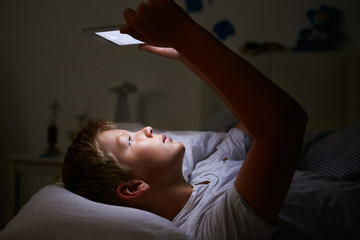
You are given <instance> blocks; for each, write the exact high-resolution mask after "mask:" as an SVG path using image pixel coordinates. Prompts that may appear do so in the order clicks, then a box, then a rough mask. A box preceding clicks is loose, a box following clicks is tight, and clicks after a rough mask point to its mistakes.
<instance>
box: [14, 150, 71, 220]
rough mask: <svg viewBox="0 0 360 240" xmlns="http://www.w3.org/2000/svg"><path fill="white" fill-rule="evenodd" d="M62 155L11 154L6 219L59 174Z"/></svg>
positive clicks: (54, 180) (55, 179) (52, 181)
mask: <svg viewBox="0 0 360 240" xmlns="http://www.w3.org/2000/svg"><path fill="white" fill-rule="evenodd" d="M63 160H64V156H56V157H40V156H36V155H11V156H8V157H7V161H8V167H9V188H8V220H10V219H11V218H12V217H13V216H14V215H15V214H16V213H17V212H18V211H19V210H20V208H21V207H22V206H23V205H24V204H25V203H26V202H27V201H28V200H29V199H30V197H31V196H32V195H34V194H35V193H36V192H37V191H39V190H40V189H41V188H42V187H43V186H45V185H48V184H51V183H54V182H56V181H57V180H58V179H59V177H60V176H61V170H62V164H63Z"/></svg>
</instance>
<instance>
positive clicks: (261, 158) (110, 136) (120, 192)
mask: <svg viewBox="0 0 360 240" xmlns="http://www.w3.org/2000/svg"><path fill="white" fill-rule="evenodd" d="M124 18H125V21H126V24H127V26H126V27H125V28H123V29H121V32H123V33H127V34H130V35H131V36H133V37H134V38H137V39H139V40H141V41H144V42H145V43H146V44H145V45H142V46H140V49H143V50H147V51H150V52H152V53H155V54H159V55H161V56H164V57H168V58H171V59H177V60H180V61H182V62H183V63H184V64H185V65H186V66H188V67H189V68H190V69H191V70H192V71H193V72H194V73H196V74H198V75H199V76H200V77H201V78H202V79H203V80H204V81H206V82H207V83H208V84H209V85H210V86H211V87H212V88H213V89H214V90H215V91H216V92H217V93H218V94H219V95H220V97H221V98H222V99H223V100H224V102H225V103H226V104H227V105H228V107H229V108H230V109H231V110H232V112H233V113H234V115H235V116H236V117H237V118H238V119H239V120H240V123H239V124H238V125H237V126H236V128H237V129H240V130H237V129H234V130H231V131H230V132H229V133H228V135H227V136H226V138H225V139H224V141H223V142H222V143H221V144H220V145H219V146H218V148H217V151H216V152H215V153H214V154H213V155H212V156H210V158H209V159H208V160H205V161H202V162H201V163H198V165H199V166H197V167H196V168H195V169H194V171H193V174H192V175H193V176H192V179H191V180H190V182H189V183H188V182H187V181H185V180H184V177H183V176H182V171H181V166H182V158H183V156H184V147H183V146H182V144H180V143H175V142H173V141H172V139H169V138H167V137H166V136H165V135H158V134H155V133H154V132H153V130H152V128H150V127H147V128H144V129H142V130H140V131H138V132H135V133H131V132H128V131H124V130H119V129H115V128H114V127H113V126H112V125H111V124H107V123H105V124H104V123H103V122H93V123H91V124H90V125H89V127H88V128H87V129H84V130H83V131H82V132H81V133H80V134H79V136H78V139H77V140H75V141H74V143H73V145H72V146H71V147H70V148H69V151H68V153H67V156H66V158H65V162H64V171H63V181H64V185H65V187H67V188H68V189H69V190H71V191H73V192H75V193H78V194H80V195H83V196H85V197H88V198H89V199H92V200H95V201H101V202H104V203H109V204H116V205H125V206H129V207H135V208H139V209H143V210H147V211H150V212H153V213H155V214H158V215H160V216H162V217H165V218H167V219H169V220H172V221H173V222H174V223H175V224H176V225H177V226H179V227H180V228H181V229H183V230H184V231H186V232H187V233H188V234H189V235H190V236H192V237H194V238H196V239H240V238H255V239H270V238H271V236H272V233H273V232H274V230H275V228H274V226H275V225H274V224H275V223H276V219H277V215H278V213H279V211H280V209H281V206H282V203H283V200H284V198H285V196H286V194H287V191H288V188H289V185H290V182H291V179H292V177H293V173H294V170H295V166H296V164H297V160H298V157H299V154H300V151H301V145H302V139H303V134H304V130H305V126H306V122H307V116H306V113H305V112H304V110H303V109H302V108H301V106H299V104H297V103H296V102H295V101H294V100H293V99H292V98H291V97H290V96H288V95H287V94H286V93H285V92H283V91H282V90H281V89H280V88H278V87H277V86H275V85H274V84H273V83H272V82H271V81H269V80H268V79H267V78H266V77H265V76H263V75H262V74H261V73H260V72H258V71H257V70H256V69H255V68H253V67H252V66H251V65H250V64H248V63H247V62H246V61H244V60H243V59H242V58H241V57H239V56H238V55H236V54H235V53H233V52H232V51H231V50H229V49H228V48H227V47H226V46H224V45H223V44H222V43H221V42H220V41H218V40H217V39H216V38H214V37H213V36H212V35H211V34H210V33H209V32H207V31H206V30H205V29H204V28H202V27H201V26H199V25H198V24H197V23H196V22H194V21H193V20H192V19H191V18H190V17H189V16H188V15H187V14H186V13H185V12H184V11H183V10H182V9H181V8H180V7H179V6H178V5H176V3H175V2H174V1H172V0H149V1H148V2H147V3H141V4H140V5H139V6H138V8H137V11H134V10H132V9H126V10H125V11H124ZM90 129H93V130H90ZM94 129H95V130H94ZM90 132H92V133H90ZM245 133H246V134H245ZM250 137H251V139H252V140H250ZM84 139H85V140H84ZM229 146H232V147H231V148H230V149H228V147H229ZM85 148H86V149H87V150H84V149H85ZM239 148H244V149H246V150H248V152H247V154H243V152H242V151H238V150H237V149H239ZM94 149H96V150H94ZM82 150H84V151H82ZM227 150H228V151H229V152H228V153H226V151H227ZM237 151H238V152H237ZM95 156H98V157H95ZM224 156H225V157H224ZM97 158H101V159H102V160H101V162H100V163H99V161H98V160H96V159H97ZM218 158H221V159H223V160H224V162H223V163H225V162H229V163H226V164H224V166H222V165H221V164H219V161H216V160H214V159H218ZM228 159H229V160H228ZM232 159H241V160H243V159H245V160H244V161H243V162H242V161H232ZM230 160H231V161H230ZM76 162H78V163H76ZM89 162H92V163H93V166H92V167H89V168H82V167H79V166H82V164H88V163H89ZM207 164H209V166H208V165H207ZM240 166H241V168H240ZM109 168H112V170H110V171H117V172H116V173H114V174H110V173H109V174H108V173H106V172H104V173H103V175H107V176H103V178H108V179H110V180H109V182H104V183H101V181H105V180H101V174H98V173H97V172H98V171H100V169H102V170H101V171H103V170H104V169H109ZM74 169H78V170H77V171H75V170H74ZM79 169H80V170H79ZM86 169H88V170H86ZM120 169H121V170H120ZM206 170H207V171H208V173H205V171H206ZM104 171H105V170H104ZM106 171H107V170H106ZM96 174H98V175H100V176H99V177H98V179H100V180H99V181H100V182H96V181H95V180H94V179H95V177H93V175H96ZM74 176H77V177H76V178H75V177H74ZM106 181H108V180H106ZM110 182H111V184H110ZM84 186H86V187H84ZM95 186H97V187H95ZM91 188H93V189H95V188H96V189H99V190H94V191H91ZM101 188H108V190H107V191H106V193H105V192H104V193H100V192H99V191H102V189H101ZM84 189H85V190H84ZM86 189H87V190H86ZM99 195H102V196H99ZM105 195H106V196H105Z"/></svg>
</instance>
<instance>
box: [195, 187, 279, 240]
mask: <svg viewBox="0 0 360 240" xmlns="http://www.w3.org/2000/svg"><path fill="white" fill-rule="evenodd" d="M201 224H202V225H203V226H202V227H200V228H199V229H202V230H201V232H198V233H197V234H196V235H197V237H196V239H259V240H260V239H261V240H263V239H264V240H265V239H271V237H272V236H273V234H274V233H275V231H276V225H271V224H269V223H268V222H266V221H265V220H263V219H262V218H261V217H260V216H258V215H257V214H256V213H255V212H254V211H253V210H252V209H251V208H250V207H249V206H248V205H247V203H246V202H245V201H244V200H243V198H242V197H241V196H240V194H239V193H238V192H237V190H236V188H235V186H234V185H232V187H230V188H229V189H228V191H227V192H226V194H225V195H224V196H223V197H222V198H221V199H219V201H218V202H217V203H216V204H215V205H214V206H212V207H211V208H209V209H208V210H207V211H206V213H205V214H204V216H203V219H202V221H201Z"/></svg>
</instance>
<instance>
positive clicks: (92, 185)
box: [62, 120, 131, 205]
mask: <svg viewBox="0 0 360 240" xmlns="http://www.w3.org/2000/svg"><path fill="white" fill-rule="evenodd" d="M112 129H116V125H115V124H113V123H112V122H110V121H105V120H91V121H89V122H88V124H87V126H85V127H84V128H83V129H82V130H81V131H80V132H79V133H78V135H77V137H76V139H75V140H74V142H73V143H72V144H71V146H70V147H69V148H68V150H67V153H66V156H65V159H64V165H63V170H62V180H63V183H64V186H65V188H66V189H68V190H70V191H71V192H73V193H76V194H78V195H80V196H82V197H85V198H87V199H90V200H92V201H96V202H101V203H105V204H112V205H125V204H124V203H123V202H121V200H120V199H119V198H118V197H117V196H116V188H117V187H118V186H119V185H120V184H121V183H123V182H125V181H127V180H128V179H129V177H130V174H131V170H130V168H129V167H128V166H127V165H125V164H122V163H120V162H119V161H118V159H117V158H116V157H115V156H114V155H113V154H112V153H110V152H108V151H104V150H102V149H101V147H100V145H99V143H98V141H97V138H98V136H99V135H100V133H102V132H104V131H107V130H112Z"/></svg>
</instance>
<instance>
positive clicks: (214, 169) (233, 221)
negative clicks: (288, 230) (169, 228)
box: [173, 129, 276, 240]
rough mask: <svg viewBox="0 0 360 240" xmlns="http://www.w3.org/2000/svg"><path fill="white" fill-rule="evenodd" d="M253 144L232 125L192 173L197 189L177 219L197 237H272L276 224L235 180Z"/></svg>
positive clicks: (194, 185)
mask: <svg viewBox="0 0 360 240" xmlns="http://www.w3.org/2000/svg"><path fill="white" fill-rule="evenodd" d="M251 144H252V141H251V139H250V138H249V137H248V136H247V135H246V134H245V133H244V132H243V131H241V130H239V129H231V130H230V131H229V132H228V133H227V134H226V135H225V136H224V138H223V140H222V141H221V142H220V143H219V144H218V145H217V147H216V150H215V152H213V153H212V154H211V155H210V156H208V157H207V158H206V159H204V160H202V161H200V162H198V163H197V164H196V165H195V168H194V170H193V171H192V173H191V175H190V176H189V183H190V184H191V185H192V186H193V192H192V195H191V197H190V198H189V200H188V202H187V203H186V205H185V206H184V208H183V209H182V210H181V211H180V212H179V214H178V215H177V216H176V217H175V218H174V219H173V223H174V224H175V225H177V226H178V227H179V228H180V229H182V230H184V231H185V232H186V233H187V234H188V235H190V236H192V237H193V238H194V239H206V240H211V239H216V240H217V239H271V237H272V235H273V233H274V232H275V230H276V226H274V225H271V224H269V223H267V222H266V221H265V220H263V219H262V218H261V217H260V216H258V215H257V214H256V213H255V212H254V211H253V210H252V209H251V208H250V207H249V206H248V205H247V204H246V202H245V201H244V200H243V199H242V197H241V196H240V194H239V193H238V192H237V190H236V188H235V186H234V181H235V179H236V176H237V174H238V172H239V169H240V167H241V165H242V163H243V160H244V159H245V156H246V154H247V152H248V150H249V149H250V147H251Z"/></svg>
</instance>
